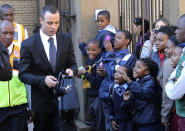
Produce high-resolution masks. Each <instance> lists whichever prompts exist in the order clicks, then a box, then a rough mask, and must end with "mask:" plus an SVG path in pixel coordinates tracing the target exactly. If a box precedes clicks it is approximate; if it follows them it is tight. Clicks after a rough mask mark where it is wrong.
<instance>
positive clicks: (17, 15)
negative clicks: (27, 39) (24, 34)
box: [0, 0, 38, 36]
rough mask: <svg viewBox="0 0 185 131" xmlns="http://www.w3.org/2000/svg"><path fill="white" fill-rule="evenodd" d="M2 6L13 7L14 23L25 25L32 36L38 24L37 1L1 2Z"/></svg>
mask: <svg viewBox="0 0 185 131" xmlns="http://www.w3.org/2000/svg"><path fill="white" fill-rule="evenodd" d="M2 4H9V5H12V6H13V8H14V21H15V22H17V23H19V24H23V25H24V26H25V27H26V29H27V31H28V35H29V36H31V34H33V29H34V28H35V25H36V23H37V22H38V17H37V0H0V6H1V5H2Z"/></svg>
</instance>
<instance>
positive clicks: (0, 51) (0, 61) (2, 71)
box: [0, 42, 12, 81]
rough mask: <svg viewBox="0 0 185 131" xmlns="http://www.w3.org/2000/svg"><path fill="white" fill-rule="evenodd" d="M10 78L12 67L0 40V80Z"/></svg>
mask: <svg viewBox="0 0 185 131" xmlns="http://www.w3.org/2000/svg"><path fill="white" fill-rule="evenodd" d="M11 78H12V68H11V65H10V62H9V55H8V52H7V51H6V48H5V47H4V46H3V44H2V43H1V42H0V81H8V80H11Z"/></svg>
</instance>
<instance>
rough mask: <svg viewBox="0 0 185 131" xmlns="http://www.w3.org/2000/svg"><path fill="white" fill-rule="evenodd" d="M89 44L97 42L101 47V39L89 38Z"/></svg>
mask: <svg viewBox="0 0 185 131" xmlns="http://www.w3.org/2000/svg"><path fill="white" fill-rule="evenodd" d="M89 44H97V45H98V48H100V41H99V40H97V39H95V38H93V39H91V40H89V41H88V42H87V45H89Z"/></svg>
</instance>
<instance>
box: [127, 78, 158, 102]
mask: <svg viewBox="0 0 185 131" xmlns="http://www.w3.org/2000/svg"><path fill="white" fill-rule="evenodd" d="M128 88H129V90H130V92H131V93H133V94H134V96H136V97H139V98H140V99H143V100H153V99H155V98H156V97H155V95H156V91H155V90H154V88H159V87H155V84H154V81H148V82H146V83H145V84H144V85H141V84H140V83H139V82H137V81H132V82H130V83H129V87H128Z"/></svg>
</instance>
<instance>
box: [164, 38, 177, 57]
mask: <svg viewBox="0 0 185 131" xmlns="http://www.w3.org/2000/svg"><path fill="white" fill-rule="evenodd" d="M174 49H175V45H174V43H173V42H172V41H171V40H168V41H167V44H166V49H165V50H164V51H165V54H166V57H167V58H170V57H171V56H172V55H173V52H174Z"/></svg>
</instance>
